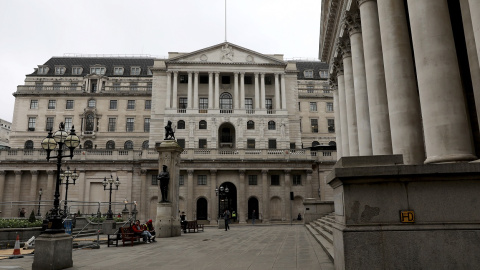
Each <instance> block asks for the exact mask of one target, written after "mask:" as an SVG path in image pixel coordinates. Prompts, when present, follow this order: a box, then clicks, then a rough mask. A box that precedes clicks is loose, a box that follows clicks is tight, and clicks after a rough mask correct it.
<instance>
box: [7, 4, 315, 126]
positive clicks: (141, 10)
mask: <svg viewBox="0 0 480 270" xmlns="http://www.w3.org/2000/svg"><path fill="white" fill-rule="evenodd" d="M320 2H321V1H320V0H300V1H293V0H227V41H229V42H231V43H234V44H237V45H240V46H242V47H245V48H248V49H251V50H254V51H257V52H260V53H266V54H274V53H277V54H284V55H285V57H286V58H293V57H303V58H311V59H313V58H316V57H317V55H318V39H319V28H320ZM224 10H225V9H224V0H183V1H164V0H157V1H153V0H152V1H146V0H137V1H130V0H129V1H127V0H108V1H107V0H102V1H98V0H96V1H93V0H83V1H65V0H61V1H57V0H48V1H46V0H31V1H24V0H15V1H7V0H5V1H1V2H0V38H1V39H0V70H1V72H0V95H1V106H0V118H2V119H5V120H7V121H12V118H13V108H14V103H15V98H14V97H13V96H12V93H13V92H15V91H16V87H17V85H21V84H23V81H24V79H25V75H26V74H30V73H32V72H33V68H35V67H36V66H37V65H40V64H43V63H45V62H46V61H47V60H48V59H49V58H50V57H52V56H62V55H64V53H83V54H150V55H153V56H167V55H168V52H191V51H195V50H199V49H202V48H205V47H208V46H212V45H215V44H218V43H221V42H223V41H224V39H225V36H224V18H225V17H224V16H225V14H224ZM19 109H21V108H19Z"/></svg>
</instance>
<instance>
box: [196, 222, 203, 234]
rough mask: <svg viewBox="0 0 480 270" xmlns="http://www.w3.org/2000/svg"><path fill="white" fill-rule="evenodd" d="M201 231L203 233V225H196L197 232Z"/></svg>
mask: <svg viewBox="0 0 480 270" xmlns="http://www.w3.org/2000/svg"><path fill="white" fill-rule="evenodd" d="M200 230H202V232H204V230H203V224H197V232H198V231H200Z"/></svg>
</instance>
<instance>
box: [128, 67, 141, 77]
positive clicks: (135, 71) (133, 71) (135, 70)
mask: <svg viewBox="0 0 480 270" xmlns="http://www.w3.org/2000/svg"><path fill="white" fill-rule="evenodd" d="M140 70H141V69H140V67H132V68H131V70H130V75H135V76H137V75H140Z"/></svg>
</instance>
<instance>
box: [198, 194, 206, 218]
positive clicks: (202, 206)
mask: <svg viewBox="0 0 480 270" xmlns="http://www.w3.org/2000/svg"><path fill="white" fill-rule="evenodd" d="M207 209H208V202H207V200H206V199H205V198H200V199H198V200H197V220H207V218H208V210H207Z"/></svg>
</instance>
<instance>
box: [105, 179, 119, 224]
mask: <svg viewBox="0 0 480 270" xmlns="http://www.w3.org/2000/svg"><path fill="white" fill-rule="evenodd" d="M114 183H115V186H116V188H115V189H114V188H113V187H112V186H113V184H114ZM102 184H103V190H110V199H109V201H108V212H107V219H108V220H112V219H113V212H112V190H118V186H120V180H118V176H117V180H113V176H112V175H110V178H109V179H108V180H107V177H105V178H103V182H102ZM107 184H110V187H109V188H108V189H107Z"/></svg>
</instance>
